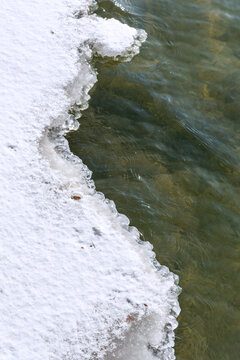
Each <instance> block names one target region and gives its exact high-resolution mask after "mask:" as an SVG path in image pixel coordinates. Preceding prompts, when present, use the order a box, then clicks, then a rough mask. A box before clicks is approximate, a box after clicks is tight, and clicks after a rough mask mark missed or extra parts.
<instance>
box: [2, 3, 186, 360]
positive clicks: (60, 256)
mask: <svg viewBox="0 0 240 360" xmlns="http://www.w3.org/2000/svg"><path fill="white" fill-rule="evenodd" d="M92 6H94V4H93V3H91V1H87V0H81V1H77V0H69V1H67V0H51V1H48V0H41V1H39V0H2V1H1V7H0V14H1V23H0V35H1V52H0V77H1V90H0V91H1V96H0V102H1V107H0V114H1V125H0V126H1V132H0V134H1V135H0V136H1V145H0V146H1V151H0V161H1V168H0V177H1V206H0V219H1V227H0V257H1V259H0V313H1V321H0V359H1V360H13V359H14V360H33V359H34V360H63V359H64V360H70V359H71V360H77V359H78V360H79V359H102V358H105V359H110V358H111V359H112V358H116V359H119V360H120V359H126V358H128V359H129V360H131V359H135V360H136V359H140V358H141V359H152V358H153V357H154V356H157V357H159V358H161V359H174V352H173V349H172V346H173V341H174V334H173V330H174V328H175V327H176V324H177V323H176V319H175V317H176V315H177V314H178V313H179V306H178V302H177V294H178V287H177V285H176V281H177V279H176V277H175V276H174V275H173V274H172V273H170V272H169V270H168V269H167V268H165V267H161V266H160V265H159V264H157V263H156V261H155V260H154V253H153V252H152V247H151V245H150V244H149V243H141V241H140V240H139V233H138V231H137V230H136V229H134V228H131V227H129V226H128V225H129V221H128V219H127V218H126V217H125V216H123V215H119V214H118V213H117V211H116V208H115V205H114V203H113V202H111V201H108V200H105V198H104V196H103V195H102V194H99V193H97V192H96V191H95V188H94V183H93V182H92V180H91V179H90V177H91V172H90V171H89V170H88V169H87V168H86V166H85V165H84V164H83V163H82V161H81V160H80V159H78V158H77V157H75V156H74V155H73V154H71V153H70V151H69V148H68V145H67V143H66V140H65V139H64V137H63V135H64V133H65V132H66V131H68V130H69V129H73V128H74V127H76V126H77V125H76V121H75V119H72V118H71V116H69V115H68V110H69V109H70V108H71V107H72V106H74V104H75V103H77V104H79V105H80V106H81V107H82V109H84V108H86V107H87V102H88V100H89V95H88V91H89V90H90V88H91V87H92V86H93V84H94V83H95V82H96V73H95V72H94V70H93V69H92V68H91V65H90V63H89V61H90V60H91V58H92V56H93V55H94V54H96V53H97V54H98V55H101V56H111V57H113V58H118V57H119V56H120V57H121V58H122V59H125V60H129V59H130V58H131V57H132V56H133V55H135V54H137V53H138V51H139V46H140V44H141V42H142V41H143V40H144V39H145V33H144V32H142V31H138V30H136V29H133V28H130V27H128V26H127V25H123V24H121V23H119V22H118V21H116V20H114V19H110V20H105V19H101V18H98V17H97V16H96V15H94V14H91V13H90V9H91V7H92ZM154 262H155V265H154Z"/></svg>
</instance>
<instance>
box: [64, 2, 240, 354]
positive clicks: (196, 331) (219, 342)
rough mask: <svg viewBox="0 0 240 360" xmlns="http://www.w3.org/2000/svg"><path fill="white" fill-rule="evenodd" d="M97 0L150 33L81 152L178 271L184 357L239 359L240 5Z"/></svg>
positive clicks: (104, 85) (111, 82) (76, 137)
mask: <svg viewBox="0 0 240 360" xmlns="http://www.w3.org/2000/svg"><path fill="white" fill-rule="evenodd" d="M119 2H121V4H122V5H123V6H125V8H126V11H123V10H121V9H120V8H118V7H116V6H115V5H114V4H113V3H112V2H110V1H106V0H104V1H99V2H98V4H99V9H98V13H99V14H100V15H102V16H105V17H112V16H114V17H115V18H117V19H119V20H121V21H123V22H126V23H128V24H129V25H132V26H135V27H138V28H144V29H145V30H146V31H147V33H148V40H147V42H146V43H145V44H144V45H143V47H142V49H141V53H140V55H139V56H137V57H136V58H135V59H134V60H133V61H132V62H131V63H116V62H112V61H106V60H96V64H95V66H96V67H97V69H98V72H99V82H98V84H97V85H96V87H95V89H94V92H92V99H91V101H90V107H89V109H88V110H87V111H85V112H84V114H83V117H82V118H81V121H80V122H81V126H80V129H79V130H78V131H77V132H73V133H71V134H69V135H68V140H69V142H70V147H71V150H72V151H73V152H74V153H75V154H77V155H79V156H80V157H81V158H82V159H83V161H84V163H85V164H87V165H88V167H89V168H90V169H91V170H92V171H93V179H94V180H95V183H96V187H97V190H99V191H102V192H103V193H104V194H105V195H106V197H108V198H110V199H113V200H114V201H115V203H116V205H117V208H118V210H119V212H122V213H124V214H126V215H127V216H128V217H129V219H130V220H131V224H132V225H134V226H136V227H137V228H138V229H139V230H140V231H141V232H142V233H143V236H144V238H145V239H146V240H148V241H150V242H151V243H152V244H153V245H154V250H155V252H156V253H157V257H158V260H159V262H160V263H161V264H164V265H167V266H168V267H169V268H170V270H171V271H173V272H174V273H176V274H178V275H179V277H180V285H181V287H182V289H183V291H182V294H181V295H180V297H179V301H180V306H181V309H182V312H181V315H180V316H179V318H178V320H179V327H178V329H177V330H176V344H175V352H176V357H177V359H178V360H180V359H181V360H193V359H194V360H210V359H211V360H238V359H240V190H239V186H240V1H239V0H208V1H207V0H181V1H180V0H176V1H173V0H138V1H134V0H121V1H120V0H119Z"/></svg>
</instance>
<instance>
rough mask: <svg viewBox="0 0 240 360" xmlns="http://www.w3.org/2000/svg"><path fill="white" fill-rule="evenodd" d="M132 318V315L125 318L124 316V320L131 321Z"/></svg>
mask: <svg viewBox="0 0 240 360" xmlns="http://www.w3.org/2000/svg"><path fill="white" fill-rule="evenodd" d="M133 320H134V318H133V317H132V316H130V315H129V316H128V317H127V318H126V322H128V323H129V322H132V321H133Z"/></svg>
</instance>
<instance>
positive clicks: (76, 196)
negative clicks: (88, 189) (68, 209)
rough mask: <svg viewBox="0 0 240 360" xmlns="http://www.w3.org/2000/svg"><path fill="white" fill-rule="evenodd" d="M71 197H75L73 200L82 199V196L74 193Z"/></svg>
mask: <svg viewBox="0 0 240 360" xmlns="http://www.w3.org/2000/svg"><path fill="white" fill-rule="evenodd" d="M71 199H73V200H81V196H79V195H73V196H71Z"/></svg>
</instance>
